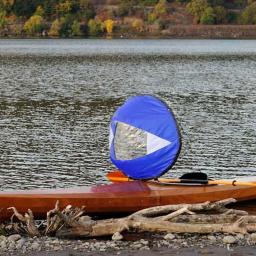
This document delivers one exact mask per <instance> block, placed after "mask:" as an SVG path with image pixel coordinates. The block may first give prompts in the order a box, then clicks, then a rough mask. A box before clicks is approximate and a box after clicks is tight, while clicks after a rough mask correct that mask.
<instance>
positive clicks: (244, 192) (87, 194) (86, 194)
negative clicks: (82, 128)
mask: <svg viewBox="0 0 256 256" xmlns="http://www.w3.org/2000/svg"><path fill="white" fill-rule="evenodd" d="M225 198H235V199H237V200H238V201H246V200H252V199H256V186H232V185H214V186H209V185H196V186H193V185H166V186H165V185H159V184H153V183H149V182H142V181H132V182H122V183H111V184H107V185H95V186H91V187H77V188H67V189H41V190H22V191H5V192H0V209H2V210H1V211H0V219H1V220H3V219H7V218H9V217H10V216H11V215H12V211H10V210H8V209H7V208H8V207H12V206H14V207H16V208H17V210H18V211H19V212H20V213H25V212H27V210H28V209H31V210H32V211H33V213H34V215H35V216H38V217H39V216H43V215H45V214H46V212H47V211H49V210H50V209H53V208H54V206H55V203H56V201H57V200H59V202H60V207H61V208H64V207H65V206H67V205H72V206H77V207H81V206H85V207H86V208H85V211H86V213H88V214H102V213H121V212H134V211H137V210H140V209H143V208H147V207H152V206H158V205H166V204H179V203H201V202H205V201H218V200H222V199H225Z"/></svg>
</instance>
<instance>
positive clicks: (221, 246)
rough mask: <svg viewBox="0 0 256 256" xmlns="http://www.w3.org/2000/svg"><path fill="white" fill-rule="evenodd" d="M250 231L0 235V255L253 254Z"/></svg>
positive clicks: (253, 239) (255, 251)
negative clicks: (108, 235) (75, 237)
mask: <svg viewBox="0 0 256 256" xmlns="http://www.w3.org/2000/svg"><path fill="white" fill-rule="evenodd" d="M255 245H256V233H253V234H246V235H242V234H236V235H230V234H214V235H192V234H185V235H177V234H156V235H155V234H153V235H152V234H125V235H124V237H123V240H116V241H114V240H112V239H111V238H108V239H107V238H106V239H104V240H102V239H97V240H96V239H90V240H67V239H57V238H51V237H41V238H36V237H35V238H28V237H21V236H20V235H18V234H14V235H11V236H8V237H5V236H0V255H1V256H5V255H6V256H7V255H31V256H32V255H35V256H46V255H54V256H55V255H67V256H71V255H73V256H75V255H77V256H78V255H92V256H94V255H95V256H96V255H102V256H104V255H124V256H125V255H140V256H144V255H145V256H146V255H147V256H151V255H152V256H154V255H233V256H235V255H236V256H238V255H256V246H255Z"/></svg>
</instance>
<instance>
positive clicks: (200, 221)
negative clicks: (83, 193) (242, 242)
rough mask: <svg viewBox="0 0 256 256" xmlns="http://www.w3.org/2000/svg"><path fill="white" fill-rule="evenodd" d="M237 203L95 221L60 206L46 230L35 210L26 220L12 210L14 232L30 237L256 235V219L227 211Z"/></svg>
mask: <svg viewBox="0 0 256 256" xmlns="http://www.w3.org/2000/svg"><path fill="white" fill-rule="evenodd" d="M235 201H236V200H235V199H226V200H222V201H218V202H214V203H210V202H205V203H200V204H179V205H165V206H157V207H151V208H147V209H144V210H141V211H138V212H135V213H133V214H132V215H130V216H127V217H123V218H117V219H105V220H92V219H91V218H90V217H89V216H84V209H83V208H82V209H79V208H74V207H72V206H70V205H69V206H67V207H66V208H65V209H64V210H60V208H59V203H58V202H56V205H55V208H54V209H53V210H51V211H49V212H48V213H47V219H46V224H45V228H43V229H40V228H38V227H37V225H36V222H35V220H34V217H33V213H32V212H31V210H28V213H26V214H25V215H24V216H23V215H21V214H20V213H19V212H18V211H17V209H15V208H14V207H11V208H10V210H12V211H13V217H14V216H16V217H17V219H18V220H19V223H18V224H17V223H14V222H13V218H12V225H13V228H14V229H15V230H16V231H18V232H26V233H27V234H29V235H30V236H40V235H55V236H57V237H72V238H75V237H99V236H111V235H113V234H115V233H117V232H118V233H121V232H124V231H137V232H173V233H204V234H207V233H214V232H218V233H219V232H222V233H243V234H244V233H247V232H255V231H256V216H249V215H248V213H247V212H245V211H241V210H235V209H228V208H226V205H227V204H230V203H234V202H235Z"/></svg>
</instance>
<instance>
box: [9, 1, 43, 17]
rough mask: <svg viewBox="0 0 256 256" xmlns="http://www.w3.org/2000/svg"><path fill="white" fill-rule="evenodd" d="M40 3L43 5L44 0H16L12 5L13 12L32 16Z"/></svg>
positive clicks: (18, 14)
mask: <svg viewBox="0 0 256 256" xmlns="http://www.w3.org/2000/svg"><path fill="white" fill-rule="evenodd" d="M38 5H43V0H15V1H14V3H13V5H12V12H13V14H15V15H16V16H17V17H19V16H21V17H26V18H28V17H31V16H32V15H33V14H34V13H35V11H36V8H37V6H38Z"/></svg>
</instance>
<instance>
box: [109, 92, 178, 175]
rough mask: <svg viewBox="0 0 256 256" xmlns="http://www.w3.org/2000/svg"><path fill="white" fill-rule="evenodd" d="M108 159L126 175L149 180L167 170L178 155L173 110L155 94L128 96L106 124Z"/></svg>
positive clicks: (176, 129) (176, 128)
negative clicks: (109, 122)
mask: <svg viewBox="0 0 256 256" xmlns="http://www.w3.org/2000/svg"><path fill="white" fill-rule="evenodd" d="M109 143H110V159H111V161H112V163H113V164H114V165H115V166H116V167H117V168H118V169H120V170H121V171H122V172H123V173H124V174H125V175H126V176H128V177H130V178H133V179H152V178H157V177H159V176H161V175H163V174H164V173H165V172H166V171H168V170H169V169H170V168H171V167H172V166H173V165H174V163H175V161H176V160H177V158H178V155H179V152H180V148H181V138H180V132H179V129H178V126H177V123H176V120H175V117H174V115H173V113H172V112H171V111H170V109H169V108H168V106H167V105H166V104H165V103H164V102H163V101H161V100H159V99H158V98H156V97H153V96H149V95H141V96H134V97H130V98H129V99H128V100H127V101H126V102H125V103H124V104H123V105H122V106H121V107H119V108H118V109H117V111H116V112H115V113H114V115H113V117H112V120H111V124H110V136H109Z"/></svg>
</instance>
